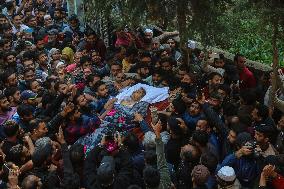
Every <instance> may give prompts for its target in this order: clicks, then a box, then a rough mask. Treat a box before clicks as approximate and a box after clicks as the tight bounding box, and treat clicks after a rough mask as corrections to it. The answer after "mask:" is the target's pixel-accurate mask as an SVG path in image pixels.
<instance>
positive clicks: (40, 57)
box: [38, 54, 48, 64]
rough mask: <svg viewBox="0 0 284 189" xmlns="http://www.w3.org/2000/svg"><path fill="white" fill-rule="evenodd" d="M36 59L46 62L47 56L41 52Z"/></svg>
mask: <svg viewBox="0 0 284 189" xmlns="http://www.w3.org/2000/svg"><path fill="white" fill-rule="evenodd" d="M38 60H39V63H40V64H46V63H47V60H48V57H47V56H46V54H41V55H39V57H38Z"/></svg>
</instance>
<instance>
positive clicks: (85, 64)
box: [82, 61, 92, 70]
mask: <svg viewBox="0 0 284 189" xmlns="http://www.w3.org/2000/svg"><path fill="white" fill-rule="evenodd" d="M82 68H83V70H84V69H90V70H91V69H92V64H91V62H88V61H87V62H85V63H83V65H82Z"/></svg>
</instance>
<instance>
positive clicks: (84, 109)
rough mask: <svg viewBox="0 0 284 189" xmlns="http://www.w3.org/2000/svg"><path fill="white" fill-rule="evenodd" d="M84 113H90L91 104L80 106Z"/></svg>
mask: <svg viewBox="0 0 284 189" xmlns="http://www.w3.org/2000/svg"><path fill="white" fill-rule="evenodd" d="M80 110H81V113H82V114H90V113H91V112H92V109H91V107H90V106H83V107H81V108H80Z"/></svg>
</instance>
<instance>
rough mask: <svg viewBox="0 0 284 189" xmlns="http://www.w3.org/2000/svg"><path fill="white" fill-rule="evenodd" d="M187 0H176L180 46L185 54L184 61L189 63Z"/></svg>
mask: <svg viewBox="0 0 284 189" xmlns="http://www.w3.org/2000/svg"><path fill="white" fill-rule="evenodd" d="M187 3H188V1H187V0H176V5H177V7H176V15H177V24H178V30H179V36H180V48H181V49H182V50H183V52H184V53H185V54H184V57H183V58H184V63H185V64H189V58H188V51H187V50H186V42H187V35H186V34H187V27H186V12H187V10H188V9H187V5H188V4H187Z"/></svg>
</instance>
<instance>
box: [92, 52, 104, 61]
mask: <svg viewBox="0 0 284 189" xmlns="http://www.w3.org/2000/svg"><path fill="white" fill-rule="evenodd" d="M101 60H102V57H101V56H100V55H99V53H98V52H93V53H92V61H93V62H94V63H101Z"/></svg>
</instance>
